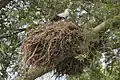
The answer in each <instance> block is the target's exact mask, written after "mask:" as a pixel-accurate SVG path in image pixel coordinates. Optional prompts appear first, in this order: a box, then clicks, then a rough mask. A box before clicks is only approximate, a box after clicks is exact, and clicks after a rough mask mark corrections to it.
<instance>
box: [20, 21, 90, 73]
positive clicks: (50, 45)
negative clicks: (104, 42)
mask: <svg viewBox="0 0 120 80" xmlns="http://www.w3.org/2000/svg"><path fill="white" fill-rule="evenodd" d="M21 52H22V61H24V64H25V65H27V66H32V67H34V66H37V67H41V66H47V67H49V66H52V68H53V69H56V74H58V75H60V74H72V73H76V71H80V72H81V71H83V67H84V64H86V63H84V62H83V61H82V62H81V61H80V60H77V59H76V58H74V57H75V56H77V55H78V54H81V55H85V54H87V53H88V44H87V40H86V37H85V31H84V28H83V27H78V26H76V25H75V24H74V23H72V22H71V21H58V22H54V23H50V24H43V25H41V26H38V27H37V28H35V29H32V30H30V32H29V33H28V35H27V37H26V38H25V39H24V41H23V43H22V45H21ZM22 63H23V62H22ZM71 65H72V66H71ZM81 65H82V67H81Z"/></svg>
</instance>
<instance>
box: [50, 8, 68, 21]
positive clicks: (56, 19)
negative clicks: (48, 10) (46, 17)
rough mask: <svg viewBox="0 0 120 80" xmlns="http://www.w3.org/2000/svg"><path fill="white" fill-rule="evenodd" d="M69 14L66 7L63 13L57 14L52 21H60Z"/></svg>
mask: <svg viewBox="0 0 120 80" xmlns="http://www.w3.org/2000/svg"><path fill="white" fill-rule="evenodd" d="M68 16H69V9H68V8H67V9H65V11H64V12H63V13H60V14H57V15H56V16H55V17H53V19H52V21H59V20H61V19H65V18H67V17H68Z"/></svg>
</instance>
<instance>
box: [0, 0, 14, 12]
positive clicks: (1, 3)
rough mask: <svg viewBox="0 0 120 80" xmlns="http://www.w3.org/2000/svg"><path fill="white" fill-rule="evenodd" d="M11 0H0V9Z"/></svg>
mask: <svg viewBox="0 0 120 80" xmlns="http://www.w3.org/2000/svg"><path fill="white" fill-rule="evenodd" d="M11 1H12V0H0V10H1V9H2V8H4V7H5V6H6V5H7V4H8V3H10V2H11Z"/></svg>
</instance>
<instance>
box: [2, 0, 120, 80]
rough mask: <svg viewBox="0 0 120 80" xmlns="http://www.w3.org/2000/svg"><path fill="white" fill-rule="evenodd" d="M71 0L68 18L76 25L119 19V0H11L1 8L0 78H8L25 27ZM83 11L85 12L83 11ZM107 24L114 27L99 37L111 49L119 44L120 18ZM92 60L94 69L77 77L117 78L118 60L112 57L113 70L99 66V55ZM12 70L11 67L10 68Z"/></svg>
mask: <svg viewBox="0 0 120 80" xmlns="http://www.w3.org/2000/svg"><path fill="white" fill-rule="evenodd" d="M70 1H72V2H73V5H72V6H71V11H70V20H72V21H73V22H75V23H76V24H78V25H81V24H82V25H84V24H86V23H89V22H90V23H91V22H92V24H89V25H87V27H92V28H94V27H96V26H97V25H98V24H100V23H102V22H103V21H105V20H108V19H111V18H118V19H119V17H118V16H117V17H115V16H116V15H118V14H120V1H119V0H102V1H101V0H17V2H16V0H15V1H14V0H13V1H12V2H11V3H9V4H8V5H7V6H6V8H3V9H1V10H0V80H4V79H6V78H8V76H9V75H8V71H7V69H8V68H10V67H11V65H13V64H15V63H16V60H17V57H18V54H19V46H20V44H21V42H22V39H23V38H24V36H25V35H26V30H29V28H30V27H29V26H31V25H36V24H35V23H34V21H38V22H39V23H43V22H49V21H50V20H51V19H52V18H53V17H54V16H55V15H56V14H58V13H61V12H62V11H64V10H65V9H66V8H67V6H68V5H69V3H70ZM83 11H84V13H82V12H83ZM110 23H111V22H109V24H110ZM25 25H26V26H27V29H26V27H25ZM109 26H115V27H113V28H111V29H109V31H106V32H105V33H102V34H104V36H103V37H102V39H103V44H105V43H107V44H108V45H105V46H108V47H111V46H110V45H112V48H114V49H117V48H120V22H119V20H118V21H115V23H114V24H113V25H111V24H110V25H109ZM104 41H106V42H104ZM97 51H98V50H96V52H97ZM99 54H100V53H99ZM97 57H99V58H100V55H97ZM95 61H97V66H96V67H95V69H94V70H93V69H90V70H87V71H86V72H85V73H83V74H82V75H81V76H80V77H79V79H78V80H97V79H99V80H120V76H119V75H120V66H119V62H118V60H115V62H114V64H113V67H112V70H111V71H112V72H111V71H110V72H109V71H108V70H102V67H101V63H99V59H96V60H95ZM16 65H17V63H16ZM95 65H96V64H95ZM92 68H93V67H92ZM15 71H16V69H15V67H14V69H13V70H12V71H11V72H15ZM75 79H76V78H75ZM76 80H77V79H76Z"/></svg>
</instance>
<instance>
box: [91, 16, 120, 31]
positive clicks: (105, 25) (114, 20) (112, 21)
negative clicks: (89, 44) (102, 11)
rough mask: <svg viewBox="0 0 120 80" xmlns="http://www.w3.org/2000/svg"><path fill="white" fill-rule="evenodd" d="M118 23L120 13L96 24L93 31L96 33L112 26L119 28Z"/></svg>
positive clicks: (119, 22)
mask: <svg viewBox="0 0 120 80" xmlns="http://www.w3.org/2000/svg"><path fill="white" fill-rule="evenodd" d="M118 25H120V14H119V15H117V16H115V17H114V18H112V19H109V20H107V21H104V22H102V23H101V24H99V25H98V26H96V27H95V28H94V29H93V31H95V32H97V33H98V32H100V31H101V30H107V29H109V28H113V27H114V28H115V29H116V28H119V26H118Z"/></svg>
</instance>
